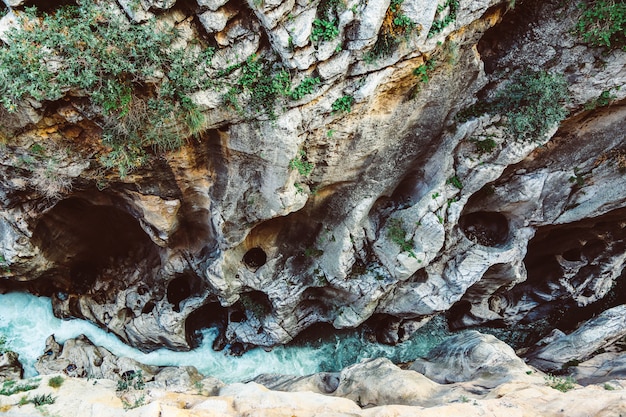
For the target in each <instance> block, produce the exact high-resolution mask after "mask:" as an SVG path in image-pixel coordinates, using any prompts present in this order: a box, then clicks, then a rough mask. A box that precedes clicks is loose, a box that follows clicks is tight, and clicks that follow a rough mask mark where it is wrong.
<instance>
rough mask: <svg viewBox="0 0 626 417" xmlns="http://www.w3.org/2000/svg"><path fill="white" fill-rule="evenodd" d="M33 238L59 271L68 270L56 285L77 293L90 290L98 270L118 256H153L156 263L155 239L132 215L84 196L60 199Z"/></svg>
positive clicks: (47, 214)
mask: <svg viewBox="0 0 626 417" xmlns="http://www.w3.org/2000/svg"><path fill="white" fill-rule="evenodd" d="M33 242H34V243H35V244H36V245H37V246H38V247H39V248H40V249H41V251H42V252H43V254H44V255H45V257H46V258H47V259H49V260H50V261H52V262H54V263H56V265H57V266H58V267H59V268H60V269H61V271H63V270H66V271H67V274H61V275H63V277H65V276H67V277H68V278H66V279H69V282H64V280H63V279H58V280H57V281H56V282H55V283H54V286H55V287H56V288H57V289H59V290H62V291H68V292H74V293H77V294H83V293H85V292H86V291H88V290H89V289H90V288H92V287H93V284H94V283H95V282H96V280H97V279H98V276H99V274H100V271H101V270H102V269H103V268H105V267H107V266H117V265H119V264H120V262H118V261H120V260H123V259H133V258H140V259H146V258H150V259H155V262H158V261H157V260H156V259H157V258H158V256H157V252H156V247H155V245H154V243H153V242H152V241H151V240H150V238H149V237H148V235H147V234H146V233H145V232H144V231H143V229H142V228H141V226H140V225H139V222H138V221H137V220H136V219H135V218H134V217H132V216H131V215H130V214H128V213H126V212H125V211H122V210H120V209H118V208H116V207H113V206H98V205H93V204H91V203H90V202H88V201H87V200H85V199H82V198H74V197H72V198H68V199H66V200H63V201H60V202H59V203H57V205H56V206H54V207H53V208H52V209H50V211H48V212H47V213H46V214H45V215H44V216H42V218H41V219H40V220H39V222H38V223H37V225H36V226H35V230H34V233H33ZM63 277H61V278H63Z"/></svg>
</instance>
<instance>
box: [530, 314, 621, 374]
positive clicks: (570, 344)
mask: <svg viewBox="0 0 626 417" xmlns="http://www.w3.org/2000/svg"><path fill="white" fill-rule="evenodd" d="M624 314H626V305H620V306H617V307H613V308H611V309H608V310H606V311H604V312H602V314H600V315H599V316H598V317H595V318H594V319H592V320H589V321H588V322H586V323H584V324H583V325H582V326H580V327H579V328H578V329H576V331H574V332H572V333H570V334H568V335H564V336H562V337H559V338H556V339H555V340H553V341H551V342H549V343H548V344H547V345H546V346H544V347H542V348H540V349H539V350H537V351H536V352H533V353H532V354H530V355H529V359H530V363H531V364H532V365H534V366H536V367H538V368H540V369H542V370H545V371H554V370H557V369H561V367H562V366H563V365H564V364H565V363H567V362H570V361H575V360H576V361H578V360H585V359H588V358H589V357H590V356H591V355H592V354H593V353H594V352H596V351H598V350H600V349H602V348H605V347H608V346H610V345H611V344H612V343H613V342H615V341H616V340H620V339H623V338H624V336H626V323H625V322H624Z"/></svg>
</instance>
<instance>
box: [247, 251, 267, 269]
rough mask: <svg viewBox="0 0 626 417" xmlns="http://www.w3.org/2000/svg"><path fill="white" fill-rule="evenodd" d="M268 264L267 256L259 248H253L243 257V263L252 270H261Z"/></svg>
mask: <svg viewBox="0 0 626 417" xmlns="http://www.w3.org/2000/svg"><path fill="white" fill-rule="evenodd" d="M266 262H267V254H266V253H265V251H264V250H263V249H261V248H259V247H256V248H252V249H250V250H248V251H247V252H246V254H245V255H243V263H245V264H246V266H248V267H250V268H252V269H257V268H260V267H262V266H263V265H265V263H266Z"/></svg>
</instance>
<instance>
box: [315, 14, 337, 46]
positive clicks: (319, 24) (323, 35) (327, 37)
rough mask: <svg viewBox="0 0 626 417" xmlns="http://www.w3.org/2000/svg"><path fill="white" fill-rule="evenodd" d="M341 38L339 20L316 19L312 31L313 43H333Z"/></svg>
mask: <svg viewBox="0 0 626 417" xmlns="http://www.w3.org/2000/svg"><path fill="white" fill-rule="evenodd" d="M337 36H339V20H337V19H333V20H325V19H315V20H314V21H313V29H312V30H311V41H313V42H316V43H319V42H321V41H332V40H333V39H335V38H336V37H337Z"/></svg>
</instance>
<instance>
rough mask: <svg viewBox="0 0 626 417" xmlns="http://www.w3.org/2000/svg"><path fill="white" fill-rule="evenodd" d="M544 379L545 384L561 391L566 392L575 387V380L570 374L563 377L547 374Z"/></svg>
mask: <svg viewBox="0 0 626 417" xmlns="http://www.w3.org/2000/svg"><path fill="white" fill-rule="evenodd" d="M545 380H546V385H547V386H549V387H550V388H554V389H555V390H557V391H561V392H567V391H570V390H572V389H574V388H575V387H576V380H575V379H574V378H572V377H571V376H568V377H564V378H563V377H558V376H554V375H547V376H546V377H545Z"/></svg>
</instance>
